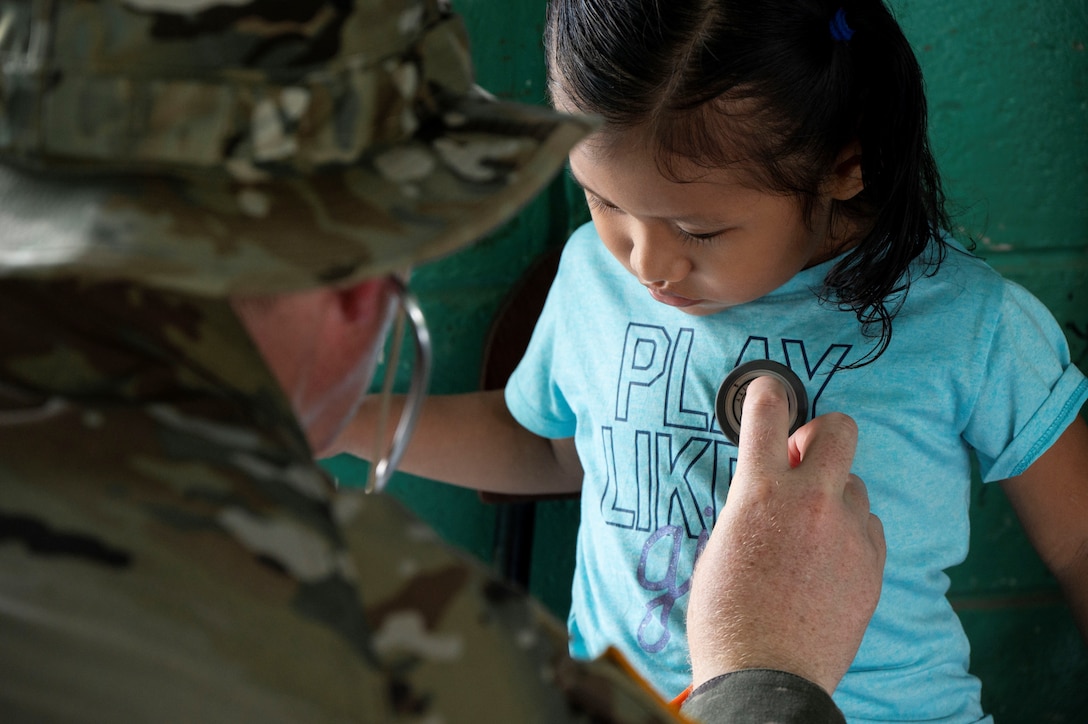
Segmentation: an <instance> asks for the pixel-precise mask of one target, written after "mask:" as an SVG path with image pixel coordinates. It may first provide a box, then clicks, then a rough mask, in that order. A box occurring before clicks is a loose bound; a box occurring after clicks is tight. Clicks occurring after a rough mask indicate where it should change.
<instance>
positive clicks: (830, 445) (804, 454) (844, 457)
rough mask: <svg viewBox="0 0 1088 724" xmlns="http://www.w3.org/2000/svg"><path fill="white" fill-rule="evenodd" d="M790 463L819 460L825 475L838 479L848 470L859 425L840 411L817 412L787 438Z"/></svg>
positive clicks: (850, 466)
mask: <svg viewBox="0 0 1088 724" xmlns="http://www.w3.org/2000/svg"><path fill="white" fill-rule="evenodd" d="M790 445H791V449H792V454H793V456H794V457H795V458H796V459H794V460H793V464H794V465H795V466H796V465H797V463H798V462H800V461H804V460H813V461H819V465H820V468H821V469H822V470H823V471H824V472H825V473H826V475H825V476H824V479H826V480H835V481H838V482H840V484H841V481H844V480H845V479H846V476H848V475H849V474H850V469H851V468H852V467H853V464H854V453H855V451H856V450H857V445H858V426H857V423H856V422H854V420H853V418H851V417H849V416H848V415H844V414H842V413H840V412H829V413H827V414H824V415H820V416H819V417H816V418H814V419H812V420H810V421H809V422H807V423H806V424H805V425H803V426H802V427H800V428H799V429H798V430H797V432H795V433H794V434H793V437H792V438H791V439H790Z"/></svg>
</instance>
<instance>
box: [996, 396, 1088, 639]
mask: <svg viewBox="0 0 1088 724" xmlns="http://www.w3.org/2000/svg"><path fill="white" fill-rule="evenodd" d="M1001 485H1002V488H1004V490H1005V493H1006V495H1008V498H1009V500H1010V501H1011V502H1012V506H1013V508H1014V509H1015V510H1016V514H1017V515H1018V516H1019V518H1020V522H1021V524H1023V526H1024V530H1025V531H1026V532H1027V535H1028V539H1029V540H1030V541H1031V543H1032V545H1034V546H1035V550H1037V551H1038V552H1039V556H1040V557H1041V558H1042V559H1043V562H1044V563H1046V565H1047V567H1048V568H1049V569H1050V571H1051V573H1053V574H1054V576H1055V578H1057V579H1058V582H1059V583H1060V584H1061V587H1062V591H1063V592H1064V594H1065V598H1066V600H1067V601H1068V603H1069V606H1070V608H1071V609H1072V611H1073V617H1074V618H1075V619H1076V622H1077V626H1078V627H1079V628H1080V632H1081V635H1082V636H1083V637H1084V640H1085V641H1086V642H1088V424H1086V423H1085V421H1084V418H1082V417H1078V418H1077V419H1076V420H1075V421H1074V422H1073V424H1072V425H1070V426H1069V427H1068V428H1067V429H1066V431H1065V432H1064V433H1063V434H1062V436H1061V437H1060V438H1058V440H1057V442H1055V443H1054V445H1053V446H1052V447H1051V448H1050V449H1049V450H1047V451H1046V453H1044V454H1043V456H1042V457H1040V458H1039V459H1038V460H1036V461H1035V463H1034V464H1033V465H1032V466H1031V467H1030V468H1028V469H1027V470H1026V471H1025V472H1024V473H1023V474H1021V475H1018V476H1017V477H1015V478H1009V479H1008V480H1005V481H1003V482H1002V484H1001Z"/></svg>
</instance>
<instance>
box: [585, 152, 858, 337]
mask: <svg viewBox="0 0 1088 724" xmlns="http://www.w3.org/2000/svg"><path fill="white" fill-rule="evenodd" d="M594 140H596V139H591V141H590V143H585V142H583V143H582V144H580V145H579V146H578V147H576V148H575V149H574V151H572V152H571V155H570V168H571V172H572V175H573V176H574V179H575V181H577V182H578V184H579V185H580V186H581V187H582V188H583V189H584V190H585V194H586V200H587V201H588V202H589V207H590V211H591V213H592V215H593V223H594V225H595V226H596V227H597V232H598V233H599V234H600V236H601V239H602V240H603V241H604V245H605V246H606V247H607V248H608V250H609V251H610V252H612V255H613V256H615V257H616V259H617V260H618V261H619V262H620V263H621V264H623V266H624V267H625V268H626V269H627V270H628V271H629V272H631V274H633V275H634V276H635V277H636V278H637V279H638V280H639V282H641V283H642V284H643V286H645V287H646V289H647V293H648V294H649V295H650V296H652V297H653V298H654V299H655V300H657V301H658V302H661V303H662V304H667V305H669V306H672V307H676V308H677V309H680V310H681V311H683V312H685V313H687V314H692V315H698V316H702V315H708V314H714V313H715V312H720V311H721V310H723V309H728V308H729V307H732V306H736V305H738V304H744V303H746V302H750V301H752V300H753V299H758V298H759V297H762V296H763V295H765V294H767V293H768V292H770V291H773V290H774V289H776V288H778V287H779V286H781V285H782V284H784V283H785V282H786V281H787V280H789V279H790V278H791V277H792V276H793V275H795V274H796V273H797V272H799V271H800V270H802V269H804V268H806V267H809V266H812V265H814V264H818V263H820V262H822V261H825V260H826V259H829V258H831V257H832V256H834V254H835V253H837V252H836V248H837V249H838V250H840V251H841V249H842V248H843V247H841V246H838V247H837V245H836V242H835V241H834V240H833V239H831V238H830V235H829V223H830V211H829V209H830V201H831V196H830V195H828V196H826V197H821V198H820V199H819V200H818V202H817V204H816V205H815V211H814V214H813V218H812V224H811V227H810V226H808V225H806V224H805V219H804V216H803V213H802V209H801V204H800V202H799V201H798V200H797V199H796V198H794V197H791V196H781V195H774V194H771V193H767V192H763V191H756V190H753V189H752V188H750V187H746V186H744V185H743V184H742V183H741V181H742V180H743V177H742V175H741V173H740V172H739V171H736V170H730V169H716V170H707V169H702V168H699V167H697V166H694V165H691V164H688V165H684V162H683V161H679V162H678V165H676V167H675V170H676V171H677V172H678V176H679V177H680V178H685V179H694V180H692V181H686V182H677V181H674V180H672V179H671V178H668V177H666V176H664V175H662V173H661V171H660V170H659V168H658V163H657V160H656V159H655V157H654V153H653V150H652V149H651V148H650V147H649V144H647V143H646V142H644V141H640V140H639V139H638V137H637V136H634V135H632V136H626V137H620V139H618V141H610V142H609V143H608V144H607V145H594V144H593V141H594Z"/></svg>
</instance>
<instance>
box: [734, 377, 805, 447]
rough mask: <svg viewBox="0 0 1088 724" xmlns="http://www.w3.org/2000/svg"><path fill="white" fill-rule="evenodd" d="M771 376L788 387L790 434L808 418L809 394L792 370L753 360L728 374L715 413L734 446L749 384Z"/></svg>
mask: <svg viewBox="0 0 1088 724" xmlns="http://www.w3.org/2000/svg"><path fill="white" fill-rule="evenodd" d="M763 375H770V376H771V377H775V378H777V379H778V380H779V381H781V382H782V384H783V385H785V387H786V396H787V398H788V399H789V406H790V434H791V435H792V434H793V432H794V431H795V430H796V429H797V428H799V427H801V425H804V424H805V422H806V420H807V419H808V393H807V392H805V386H804V385H803V384H802V383H801V378H800V377H798V376H797V374H796V373H794V371H793V370H791V369H790V368H789V367H787V366H786V365H783V364H779V363H778V362H774V361H772V360H769V359H759V360H753V361H751V362H745V363H744V364H742V365H740V366H738V367H736V368H734V369H733V371H732V372H730V373H729V374H728V375H726V377H725V380H723V381H722V384H721V386H720V387H719V388H718V397H717V399H716V400H715V403H714V410H715V412H716V413H717V415H718V425H719V426H720V427H721V429H722V432H724V433H725V436H726V437H727V438H729V439H730V441H732V443H733V444H734V445H738V444H740V418H741V413H742V411H743V409H744V394H745V392H747V390H748V385H749V383H751V381H752V380H754V379H755V378H757V377H762V376H763Z"/></svg>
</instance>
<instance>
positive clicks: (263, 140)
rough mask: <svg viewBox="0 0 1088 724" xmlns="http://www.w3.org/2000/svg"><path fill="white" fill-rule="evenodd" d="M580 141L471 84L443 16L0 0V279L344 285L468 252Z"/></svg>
mask: <svg viewBox="0 0 1088 724" xmlns="http://www.w3.org/2000/svg"><path fill="white" fill-rule="evenodd" d="M588 130H589V125H588V122H587V121H586V120H584V119H577V118H571V117H568V116H562V115H559V114H556V113H554V112H552V111H550V110H546V109H543V108H535V107H529V106H523V105H517V104H510V103H500V102H497V101H495V100H494V99H491V98H489V97H486V94H484V93H483V92H482V91H479V90H478V89H477V88H475V87H474V86H473V72H472V66H471V61H470V58H469V53H468V44H467V40H466V37H465V33H464V30H463V26H462V23H461V21H460V19H459V18H458V17H457V16H455V15H453V14H452V13H451V12H450V11H449V9H448V7H447V6H446V4H445V3H444V2H440V1H439V0H355V2H350V1H349V0H329V1H328V2H272V1H270V0H126V1H123V2H122V1H121V0H103V1H100V2H79V1H76V0H52V1H51V2H43V1H41V0H14V2H13V1H11V0H5V2H4V3H3V4H2V5H0V277H4V276H22V277H26V276H35V277H49V278H55V277H65V276H67V277H71V276H78V277H82V278H88V279H100V280H113V279H125V280H132V281H139V282H141V283H144V284H150V285H153V286H159V287H165V288H170V289H175V290H180V291H185V292H189V293H195V294H201V295H210V296H222V295H232V294H253V293H271V292H281V291H290V290H296V289H306V288H312V287H316V286H325V285H330V284H335V285H343V284H349V283H351V282H354V281H357V280H359V279H362V278H365V277H368V276H373V275H378V274H383V273H387V272H390V271H394V270H398V269H402V268H404V267H406V266H409V265H412V264H415V263H418V262H421V261H425V260H427V259H431V258H434V257H436V256H438V255H441V254H445V253H448V252H451V251H453V250H455V249H457V248H459V247H461V246H464V245H466V244H468V243H470V242H472V241H474V240H475V239H477V238H479V237H480V236H481V235H483V234H484V233H486V232H487V231H489V230H491V229H492V228H493V227H495V226H497V225H498V224H499V223H500V222H502V221H504V220H505V219H507V218H508V217H510V216H512V215H513V214H514V213H515V212H516V211H517V210H518V209H519V208H520V207H521V205H522V204H524V203H525V202H526V201H528V200H529V199H530V198H531V197H532V196H533V195H534V194H535V193H536V192H537V191H538V190H539V189H540V187H541V186H543V185H544V184H545V183H546V182H547V180H548V179H549V178H550V177H551V176H552V175H553V174H554V172H555V171H556V169H557V168H558V167H559V166H560V165H561V164H562V163H563V160H564V159H565V157H566V153H567V151H568V150H569V149H570V147H571V146H572V145H573V144H574V143H576V142H577V141H578V140H579V139H580V138H581V137H582V136H583V135H584V134H585V133H586V132H587V131H588Z"/></svg>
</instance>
